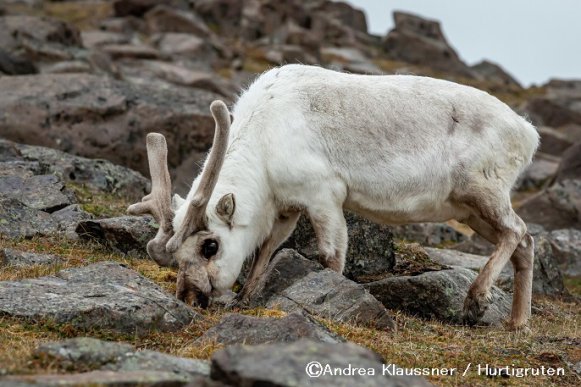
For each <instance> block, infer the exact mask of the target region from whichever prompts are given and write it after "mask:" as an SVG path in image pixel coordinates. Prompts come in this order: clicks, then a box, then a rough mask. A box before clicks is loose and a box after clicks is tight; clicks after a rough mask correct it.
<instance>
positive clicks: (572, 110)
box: [525, 79, 581, 128]
mask: <svg viewBox="0 0 581 387" xmlns="http://www.w3.org/2000/svg"><path fill="white" fill-rule="evenodd" d="M580 85H581V81H578V80H571V81H565V80H555V79H553V80H551V81H549V82H548V83H547V84H546V85H545V88H546V89H547V93H546V94H545V95H543V96H540V97H537V98H533V99H531V100H529V101H527V103H526V107H525V110H526V112H527V114H528V115H529V117H530V118H531V119H532V120H533V122H534V123H535V124H537V125H545V126H551V127H554V128H558V127H560V126H564V125H568V124H577V125H579V124H581V104H580V101H581V86H580Z"/></svg>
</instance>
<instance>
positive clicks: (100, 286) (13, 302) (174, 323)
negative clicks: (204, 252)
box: [0, 262, 199, 334]
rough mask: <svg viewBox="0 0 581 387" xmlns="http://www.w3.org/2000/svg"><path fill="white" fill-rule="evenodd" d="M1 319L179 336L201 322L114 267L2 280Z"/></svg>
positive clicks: (169, 298)
mask: <svg viewBox="0 0 581 387" xmlns="http://www.w3.org/2000/svg"><path fill="white" fill-rule="evenodd" d="M0 315H7V316H13V317H20V318H26V319H30V320H52V321H54V322H56V323H69V324H72V325H73V326H75V327H77V328H81V329H92V328H99V329H111V330H115V331H119V332H125V333H131V334H143V333H146V332H147V331H150V330H161V331H176V330H179V329H181V328H183V327H184V326H186V325H188V324H189V323H190V322H191V321H192V320H195V319H197V318H199V315H198V314H197V313H196V312H195V311H194V310H193V309H191V308H190V307H188V306H187V305H186V304H184V303H183V302H181V301H178V300H177V299H176V298H175V297H174V296H173V295H171V294H168V293H166V292H165V291H164V290H163V289H161V288H160V287H159V286H158V285H157V284H155V283H154V282H153V281H151V280H149V279H147V278H145V277H143V276H141V275H139V274H138V273H137V272H135V271H133V270H131V269H128V268H127V267H125V266H123V265H121V264H119V263H116V262H100V263H95V264H92V265H89V266H85V267H79V268H73V269H67V270H62V271H60V272H58V273H57V274H56V275H55V276H48V277H41V278H35V279H25V280H21V281H1V282H0Z"/></svg>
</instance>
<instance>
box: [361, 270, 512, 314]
mask: <svg viewBox="0 0 581 387" xmlns="http://www.w3.org/2000/svg"><path fill="white" fill-rule="evenodd" d="M476 275H477V273H475V272H474V271H472V270H469V269H465V268H460V267H455V268H453V269H449V270H440V271H431V272H426V273H422V274H420V275H416V276H402V277H391V278H385V279H382V280H380V281H375V282H371V283H368V284H366V285H365V287H366V288H367V289H368V290H369V292H370V293H371V294H373V295H374V296H375V298H377V299H378V300H379V301H381V302H382V303H383V305H385V306H386V307H387V308H388V309H397V310H403V311H405V312H407V313H409V314H412V315H417V316H420V317H423V318H429V319H431V318H435V319H438V320H442V321H446V322H450V323H453V324H461V323H462V321H463V316H462V309H463V305H464V299H465V298H466V294H467V293H468V289H469V288H470V285H471V284H472V282H473V281H474V279H475V278H476ZM511 303H512V297H511V296H510V295H508V294H507V293H505V292H504V291H503V290H501V289H499V288H498V287H496V286H493V287H492V301H491V302H490V305H489V307H488V309H487V310H486V312H485V313H484V316H483V318H482V319H481V321H480V323H481V324H483V325H499V324H501V323H502V321H503V320H505V319H507V318H508V316H509V314H510V306H511Z"/></svg>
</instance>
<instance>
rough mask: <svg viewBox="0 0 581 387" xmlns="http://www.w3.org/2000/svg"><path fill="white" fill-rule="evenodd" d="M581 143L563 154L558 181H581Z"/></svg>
mask: <svg viewBox="0 0 581 387" xmlns="http://www.w3.org/2000/svg"><path fill="white" fill-rule="evenodd" d="M579 155H581V142H578V143H576V144H574V145H572V146H570V147H569V148H567V150H566V151H565V152H564V153H563V157H562V159H561V164H560V165H559V170H558V171H557V177H556V181H567V180H581V157H580V156H579Z"/></svg>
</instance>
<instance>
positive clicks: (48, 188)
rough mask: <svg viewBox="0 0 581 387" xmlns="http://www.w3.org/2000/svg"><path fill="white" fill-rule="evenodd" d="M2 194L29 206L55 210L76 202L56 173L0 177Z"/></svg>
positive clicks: (49, 210)
mask: <svg viewBox="0 0 581 387" xmlns="http://www.w3.org/2000/svg"><path fill="white" fill-rule="evenodd" d="M0 196H1V197H7V198H14V199H17V200H19V201H20V202H21V203H22V204H24V205H25V206H27V207H28V208H32V209H35V210H41V211H44V212H48V213H51V212H54V211H56V210H59V209H62V208H64V207H66V206H68V205H71V204H73V203H75V202H76V199H75V197H74V195H73V194H72V193H71V192H66V191H65V185H64V183H63V182H62V181H61V180H60V179H59V178H58V177H57V176H54V175H35V176H30V177H25V178H22V177H20V176H1V177H0Z"/></svg>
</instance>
